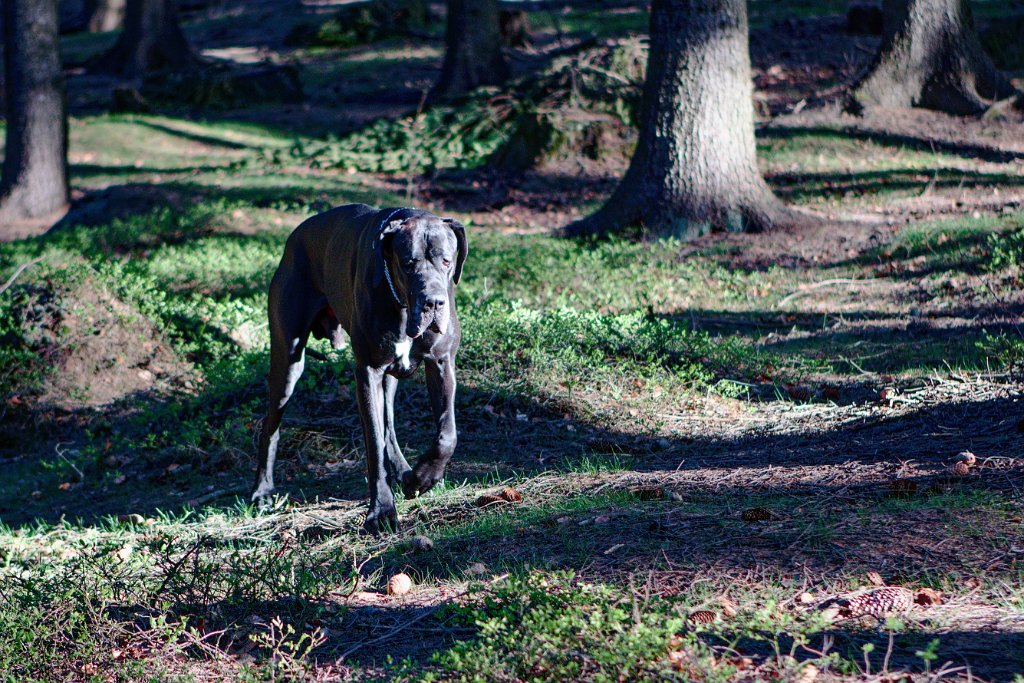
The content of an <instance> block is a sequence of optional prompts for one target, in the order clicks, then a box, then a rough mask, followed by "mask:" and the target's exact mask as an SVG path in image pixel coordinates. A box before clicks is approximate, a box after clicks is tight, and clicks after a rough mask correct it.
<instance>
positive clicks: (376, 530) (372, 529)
mask: <svg viewBox="0 0 1024 683" xmlns="http://www.w3.org/2000/svg"><path fill="white" fill-rule="evenodd" d="M363 531H365V532H366V533H368V534H373V535H374V536H378V535H380V534H386V533H394V532H396V531H398V510H396V509H395V506H394V504H391V505H377V506H375V507H373V508H370V512H369V513H367V515H366V521H365V522H363Z"/></svg>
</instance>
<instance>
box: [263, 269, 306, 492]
mask: <svg viewBox="0 0 1024 683" xmlns="http://www.w3.org/2000/svg"><path fill="white" fill-rule="evenodd" d="M282 300H287V298H286V297H282V296H280V294H279V292H277V291H275V289H274V288H271V295H270V374H269V375H268V376H267V380H268V382H267V383H268V388H269V405H268V407H267V416H266V418H265V419H264V420H263V425H262V426H261V428H260V439H259V452H258V458H259V462H258V464H257V468H256V483H255V485H254V486H253V490H252V497H251V500H253V501H260V500H265V499H266V498H267V497H269V496H270V494H271V493H273V491H274V460H275V459H276V457H277V442H278V439H279V438H280V436H281V418H282V417H283V415H284V409H285V406H287V405H288V400H289V399H290V398H291V397H292V393H293V392H294V391H295V384H296V382H298V381H299V378H300V377H301V376H302V371H303V369H304V368H305V360H306V358H305V355H306V354H305V351H306V342H307V341H308V339H309V323H310V319H311V317H312V316H311V315H307V314H306V313H305V312H297V311H294V310H292V311H290V312H289V313H290V315H289V314H288V313H285V312H283V311H281V309H280V303H281V301H282Z"/></svg>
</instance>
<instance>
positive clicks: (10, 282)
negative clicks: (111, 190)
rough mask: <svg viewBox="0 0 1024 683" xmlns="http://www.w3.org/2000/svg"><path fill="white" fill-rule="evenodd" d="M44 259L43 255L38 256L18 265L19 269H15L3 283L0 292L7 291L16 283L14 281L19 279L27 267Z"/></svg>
mask: <svg viewBox="0 0 1024 683" xmlns="http://www.w3.org/2000/svg"><path fill="white" fill-rule="evenodd" d="M42 260H43V257H42V256H37V257H36V258H34V259H32V260H31V261H26V262H25V263H22V264H21V265H20V266H18V267H17V269H15V271H14V273H13V274H12V275H11V276H10V277H9V278H7V282H5V283H4V284H3V287H0V294H3V293H4V292H6V291H7V289H8V288H9V287H10V286H11V285H13V284H14V281H15V280H17V279H18V276H19V275H21V274H22V272H24V270H25V269H26V268H28V267H30V266H34V265H35V264H37V263H39V262H40V261H42Z"/></svg>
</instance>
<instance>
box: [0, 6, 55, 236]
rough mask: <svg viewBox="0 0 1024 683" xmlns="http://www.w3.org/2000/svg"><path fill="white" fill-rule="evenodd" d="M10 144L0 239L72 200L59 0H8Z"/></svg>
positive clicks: (0, 193)
mask: <svg viewBox="0 0 1024 683" xmlns="http://www.w3.org/2000/svg"><path fill="white" fill-rule="evenodd" d="M3 18H4V84H5V89H6V93H5V94H6V97H5V109H6V116H7V138H6V140H7V142H6V148H5V151H4V165H3V174H2V178H0V237H3V236H7V237H11V236H12V235H11V234H10V233H9V231H10V230H11V229H12V223H14V222H16V221H25V220H31V219H36V218H43V217H47V216H50V215H52V214H54V213H56V212H57V211H60V210H62V209H64V208H65V207H66V206H67V203H68V162H67V149H68V128H67V108H66V104H65V100H64V73H63V71H62V70H61V63H60V43H59V22H58V19H57V2H56V0H3Z"/></svg>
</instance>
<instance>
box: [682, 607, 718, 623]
mask: <svg viewBox="0 0 1024 683" xmlns="http://www.w3.org/2000/svg"><path fill="white" fill-rule="evenodd" d="M717 618H718V615H717V614H715V613H714V612H712V611H711V610H709V609H699V610H697V611H696V612H694V613H692V614H691V615H690V616H688V617H686V620H687V621H692V622H694V623H695V624H710V623H711V622H713V621H714V620H715V619H717Z"/></svg>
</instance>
